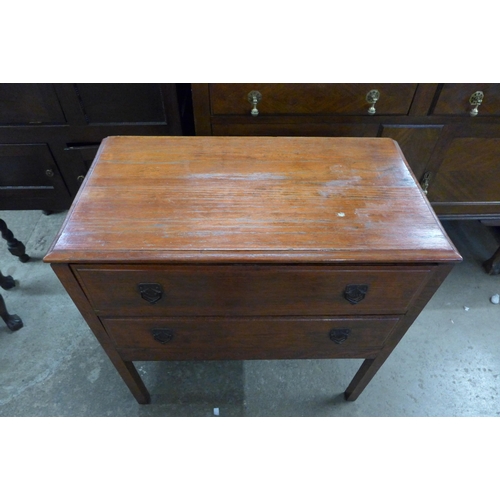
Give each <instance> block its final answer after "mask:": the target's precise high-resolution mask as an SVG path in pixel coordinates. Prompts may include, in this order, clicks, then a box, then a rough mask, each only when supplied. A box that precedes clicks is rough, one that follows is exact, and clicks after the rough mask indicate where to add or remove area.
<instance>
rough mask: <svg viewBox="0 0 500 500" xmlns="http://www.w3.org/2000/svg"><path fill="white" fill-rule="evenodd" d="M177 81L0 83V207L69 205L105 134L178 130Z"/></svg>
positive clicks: (168, 133)
mask: <svg viewBox="0 0 500 500" xmlns="http://www.w3.org/2000/svg"><path fill="white" fill-rule="evenodd" d="M178 85H181V84H173V83H162V84H159V83H145V84H143V83H141V84H128V83H127V84H122V83H120V84H115V83H83V84H81V83H75V84H71V83H68V84H67V83H44V84H34V83H16V84H14V83H12V84H10V83H9V84H0V210H11V209H27V210H29V209H41V210H61V209H66V208H69V206H70V204H71V201H72V199H73V198H74V196H75V195H76V193H77V192H78V190H79V188H80V185H81V183H82V181H83V179H84V177H85V175H86V173H87V171H88V169H89V167H90V165H91V163H92V161H93V159H94V157H95V154H96V152H97V149H98V147H99V145H100V143H101V141H102V140H103V139H104V138H105V137H108V136H112V135H141V136H148V135H154V136H156V135H158V136H161V135H181V134H182V133H183V130H182V125H181V114H180V111H179V109H180V105H181V103H180V102H179V100H178V98H177V86H178ZM184 90H185V89H184ZM184 95H185V91H184Z"/></svg>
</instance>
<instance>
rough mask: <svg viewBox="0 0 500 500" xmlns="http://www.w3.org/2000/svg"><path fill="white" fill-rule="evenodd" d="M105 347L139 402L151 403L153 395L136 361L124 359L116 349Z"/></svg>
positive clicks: (143, 403) (142, 403)
mask: <svg viewBox="0 0 500 500" xmlns="http://www.w3.org/2000/svg"><path fill="white" fill-rule="evenodd" d="M103 347H104V350H105V351H106V354H107V355H108V356H109V359H110V360H111V362H112V363H113V365H114V366H115V368H116V370H117V371H118V373H119V374H120V377H121V378H122V380H123V381H124V382H125V384H126V385H127V387H128V388H129V390H130V392H131V393H132V395H133V396H134V398H135V399H136V400H137V402H138V403H139V404H141V405H145V404H149V403H150V402H151V397H150V395H149V392H148V390H147V388H146V386H145V385H144V382H143V381H142V379H141V376H140V375H139V373H138V372H137V370H136V368H135V366H134V363H132V361H123V360H122V359H121V357H120V356H119V355H118V353H117V352H116V351H114V350H110V349H109V348H106V347H105V346H103Z"/></svg>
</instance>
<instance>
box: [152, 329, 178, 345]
mask: <svg viewBox="0 0 500 500" xmlns="http://www.w3.org/2000/svg"><path fill="white" fill-rule="evenodd" d="M151 335H153V338H154V339H155V340H156V341H157V342H159V343H160V344H168V343H169V342H170V341H171V340H172V339H173V338H174V332H173V331H172V330H169V329H168V328H153V329H152V330H151Z"/></svg>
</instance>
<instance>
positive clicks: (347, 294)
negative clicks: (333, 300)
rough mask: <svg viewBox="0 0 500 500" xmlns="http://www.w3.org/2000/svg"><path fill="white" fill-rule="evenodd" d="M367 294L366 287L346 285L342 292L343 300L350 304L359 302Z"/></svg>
mask: <svg viewBox="0 0 500 500" xmlns="http://www.w3.org/2000/svg"><path fill="white" fill-rule="evenodd" d="M367 293H368V285H347V286H346V287H345V290H344V298H345V299H346V300H347V301H348V302H350V303H351V304H357V303H358V302H361V301H362V300H363V299H364V298H365V297H366V294H367Z"/></svg>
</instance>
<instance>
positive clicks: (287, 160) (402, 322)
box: [45, 137, 461, 403]
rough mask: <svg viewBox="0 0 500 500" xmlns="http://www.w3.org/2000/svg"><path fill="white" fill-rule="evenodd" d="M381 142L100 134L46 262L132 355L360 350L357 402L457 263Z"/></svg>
mask: <svg viewBox="0 0 500 500" xmlns="http://www.w3.org/2000/svg"><path fill="white" fill-rule="evenodd" d="M460 260H461V258H460V255H459V254H458V253H457V251H456V250H455V248H454V247H453V245H452V244H451V243H450V241H449V240H448V238H447V236H446V234H445V233H444V232H443V230H442V228H441V226H440V224H439V222H438V220H437V218H436V216H435V214H434V213H433V211H432V209H431V208H430V205H429V203H428V202H427V200H426V198H425V196H424V195H423V193H422V191H421V189H420V188H419V186H418V184H417V183H416V181H415V178H414V177H413V175H412V173H411V172H410V170H409V168H408V166H407V165H406V162H405V160H404V158H403V156H402V155H401V152H400V150H399V148H398V146H397V144H396V143H395V142H394V141H392V140H390V139H356V138H351V139H345V138H344V139H342V138H268V137H249V138H241V137H178V138H168V137H156V138H154V137H111V138H108V139H106V140H105V141H104V143H103V144H102V146H101V148H100V151H99V153H98V155H97V158H96V160H95V162H94V164H93V166H92V168H91V171H90V173H89V175H88V176H87V179H86V180H85V183H84V186H83V187H82V190H81V191H80V193H79V194H78V197H77V198H76V199H75V202H74V204H73V206H72V208H71V210H70V212H69V214H68V217H67V219H66V221H65V223H64V225H63V227H62V228H61V231H60V233H59V235H58V236H57V238H56V240H55V242H54V244H53V245H52V247H51V249H50V251H49V253H48V255H47V256H46V258H45V261H46V262H50V263H51V265H52V267H53V269H54V271H55V272H56V274H57V275H58V277H59V278H60V280H61V282H62V283H63V285H64V286H65V288H66V290H67V291H68V293H69V294H70V296H71V297H72V298H73V300H74V301H75V304H76V305H77V307H78V308H79V310H80V311H81V313H82V315H83V316H84V318H85V319H86V321H87V322H88V324H89V326H90V327H91V329H92V331H93V332H94V334H95V335H96V337H97V339H98V340H99V341H100V343H101V345H102V346H103V348H104V349H105V351H106V353H107V354H108V356H109V357H110V359H111V361H112V362H113V364H114V365H115V367H116V368H117V370H118V372H119V373H120V375H121V376H122V378H123V380H124V381H125V383H126V384H127V385H128V387H129V389H130V390H131V392H132V393H133V394H134V396H135V397H136V399H137V401H138V402H140V403H147V402H149V399H150V398H149V393H148V391H147V389H146V387H145V386H144V384H143V382H142V380H141V379H140V377H139V375H138V373H137V371H136V369H135V367H134V364H133V361H138V360H216V359H217V360H224V359H290V358H301V359H307V358H318V359H320V358H361V359H364V360H365V361H364V363H363V364H362V365H361V368H360V369H359V371H358V373H357V374H356V376H355V377H354V379H353V381H352V382H351V384H350V386H349V387H348V388H347V390H346V397H347V399H348V400H355V399H356V398H357V397H358V396H359V394H360V393H361V392H362V390H363V389H364V387H365V386H366V385H367V384H368V382H369V381H370V380H371V378H372V377H373V375H374V374H375V373H376V372H377V370H378V369H379V368H380V366H382V364H383V362H384V361H385V359H386V358H387V357H388V356H389V354H390V353H391V352H392V350H393V349H394V347H395V346H396V344H397V343H398V342H399V340H400V339H401V338H402V336H403V335H404V333H405V332H406V331H407V329H408V327H409V326H410V325H411V323H412V322H413V321H414V320H415V318H416V317H417V316H418V314H419V313H420V311H421V310H422V308H423V307H424V306H425V304H426V303H427V301H428V300H429V299H430V298H431V296H432V295H433V293H434V292H435V291H436V289H437V288H438V286H439V285H440V283H441V282H442V281H443V279H444V278H445V277H446V275H447V274H448V272H449V271H450V270H451V268H452V265H453V264H454V263H456V262H458V261H460Z"/></svg>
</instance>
